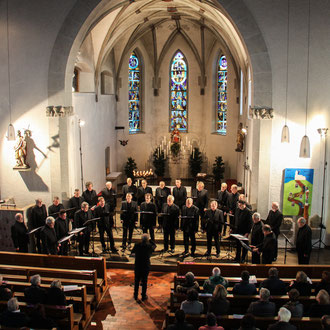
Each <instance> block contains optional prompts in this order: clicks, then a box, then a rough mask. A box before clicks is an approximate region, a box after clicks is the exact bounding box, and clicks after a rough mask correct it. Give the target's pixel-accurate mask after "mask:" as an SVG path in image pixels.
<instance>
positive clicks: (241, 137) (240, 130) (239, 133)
mask: <svg viewBox="0 0 330 330" xmlns="http://www.w3.org/2000/svg"><path fill="white" fill-rule="evenodd" d="M244 140H245V134H244V132H243V124H242V123H239V125H238V129H237V137H236V144H237V146H236V149H235V151H237V152H243V151H244Z"/></svg>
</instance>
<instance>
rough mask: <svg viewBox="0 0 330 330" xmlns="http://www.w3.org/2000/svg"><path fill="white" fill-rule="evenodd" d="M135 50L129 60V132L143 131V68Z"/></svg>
mask: <svg viewBox="0 0 330 330" xmlns="http://www.w3.org/2000/svg"><path fill="white" fill-rule="evenodd" d="M140 67H141V66H140V64H139V59H138V57H137V55H136V53H135V52H134V51H133V52H132V54H131V56H130V58H129V62H128V122H129V133H131V134H133V133H136V132H140V131H141V70H140Z"/></svg>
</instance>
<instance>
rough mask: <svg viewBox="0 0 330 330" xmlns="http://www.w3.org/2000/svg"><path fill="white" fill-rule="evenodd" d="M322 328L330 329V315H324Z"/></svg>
mask: <svg viewBox="0 0 330 330" xmlns="http://www.w3.org/2000/svg"><path fill="white" fill-rule="evenodd" d="M321 325H322V329H324V330H330V315H323V316H322V317H321Z"/></svg>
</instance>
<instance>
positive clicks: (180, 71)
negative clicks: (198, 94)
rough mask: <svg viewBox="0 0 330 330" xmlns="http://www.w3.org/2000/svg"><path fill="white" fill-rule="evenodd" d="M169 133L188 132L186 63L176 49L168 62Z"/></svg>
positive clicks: (182, 55) (180, 52) (184, 58)
mask: <svg viewBox="0 0 330 330" xmlns="http://www.w3.org/2000/svg"><path fill="white" fill-rule="evenodd" d="M169 85H170V86H169V87H170V93H169V94H170V102H169V104H170V131H172V130H174V129H175V128H177V129H178V130H179V131H180V132H187V131H188V62H187V60H186V57H185V56H184V54H183V52H182V51H181V50H180V49H178V50H177V51H176V52H175V53H174V55H173V57H172V59H171V62H170V84H169Z"/></svg>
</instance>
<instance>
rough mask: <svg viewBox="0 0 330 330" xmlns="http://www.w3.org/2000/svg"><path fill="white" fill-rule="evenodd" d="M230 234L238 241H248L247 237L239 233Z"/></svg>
mask: <svg viewBox="0 0 330 330" xmlns="http://www.w3.org/2000/svg"><path fill="white" fill-rule="evenodd" d="M230 236H232V237H234V238H236V239H238V240H240V241H248V240H249V239H248V238H247V237H245V236H243V235H240V234H230Z"/></svg>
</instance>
